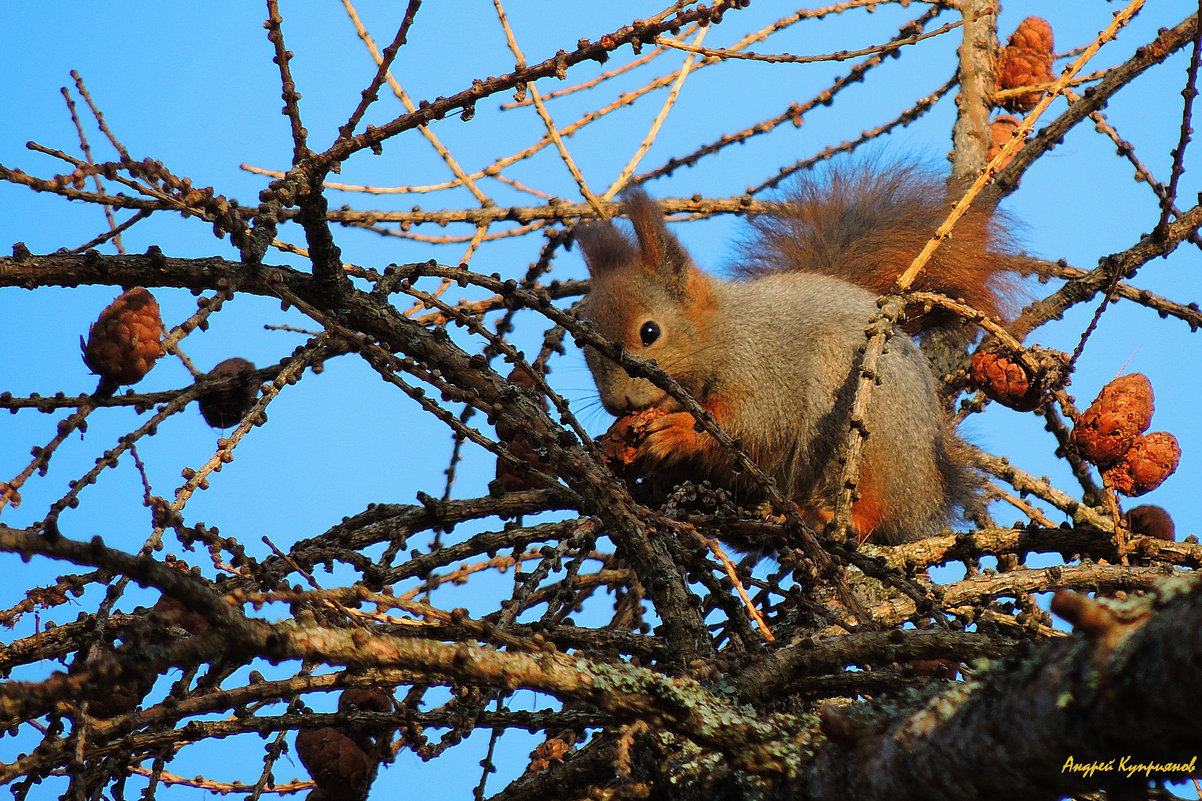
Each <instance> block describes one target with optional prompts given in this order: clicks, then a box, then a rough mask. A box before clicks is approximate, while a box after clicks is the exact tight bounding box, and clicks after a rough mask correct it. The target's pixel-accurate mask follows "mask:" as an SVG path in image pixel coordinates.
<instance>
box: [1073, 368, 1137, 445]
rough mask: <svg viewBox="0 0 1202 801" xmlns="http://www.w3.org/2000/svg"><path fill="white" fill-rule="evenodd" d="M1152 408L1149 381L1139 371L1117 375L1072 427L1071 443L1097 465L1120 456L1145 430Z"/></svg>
mask: <svg viewBox="0 0 1202 801" xmlns="http://www.w3.org/2000/svg"><path fill="white" fill-rule="evenodd" d="M1154 408H1155V405H1154V403H1153V397H1152V383H1151V382H1150V381H1148V377H1147V376H1146V375H1143V374H1142V373H1131V374H1130V375H1124V376H1119V377H1118V378H1116V379H1114V380H1113V381H1111V382H1110V383H1109V384H1107V385H1106V386H1104V387H1102V391H1101V392H1100V393H1098V397H1097V398H1096V399H1095V400H1094V402H1093V403H1092V404H1090V407H1089V408H1088V409H1086V410H1085V411H1084V412H1083V413H1082V414H1081V416H1080V417H1079V418H1077V425H1076V427H1075V428H1074V429H1073V433H1072V437H1071V439H1072V443H1073V445H1074V446H1076V448H1077V452H1078V453H1080V454H1081V456H1082V458H1084V459H1087V460H1089V461H1091V462H1093V463H1094V464H1096V465H1102V466H1105V465H1108V464H1112V463H1114V462H1116V461H1118V460H1119V459H1121V458H1122V457H1123V455H1124V454H1125V453H1126V452H1127V449H1128V448H1130V447H1131V445H1132V443H1134V442H1135V439H1136V437H1138V436H1139V435H1140V434H1141V433H1143V432H1144V431H1147V430H1148V426H1149V425H1150V424H1151V423H1152V411H1153V409H1154Z"/></svg>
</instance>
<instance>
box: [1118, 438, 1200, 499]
mask: <svg viewBox="0 0 1202 801" xmlns="http://www.w3.org/2000/svg"><path fill="white" fill-rule="evenodd" d="M1180 461H1181V446H1180V445H1178V444H1177V438H1176V437H1174V436H1173V435H1172V434H1170V433H1168V432H1167V431H1153V432H1152V433H1151V434H1148V435H1147V436H1146V437H1136V438H1135V441H1134V442H1133V443H1131V447H1130V448H1129V449H1128V450H1127V452H1126V453H1125V454H1123V458H1122V459H1120V460H1119V461H1117V462H1115V463H1114V465H1113V466H1111V467H1108V468H1107V469H1106V470H1105V471H1104V472H1103V473H1102V478H1104V479H1105V480H1106V483H1107V484H1109V485H1110V486H1111V487H1114V488H1115V489H1116V490H1118V491H1119V492H1121V493H1123V494H1124V495H1129V496H1131V497H1135V496H1137V495H1143V494H1144V493H1145V492H1151V491H1152V490H1154V489H1156V488H1157V487H1159V486H1160V485H1161V484H1163V483H1164V480H1165V479H1166V478H1168V477H1169V476H1171V475H1173V473H1174V472H1175V471H1176V470H1177V464H1178V463H1179V462H1180Z"/></svg>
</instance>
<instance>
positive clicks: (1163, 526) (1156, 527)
mask: <svg viewBox="0 0 1202 801" xmlns="http://www.w3.org/2000/svg"><path fill="white" fill-rule="evenodd" d="M1123 520H1124V521H1126V523H1127V528H1129V529H1131V533H1132V534H1142V535H1144V536H1145V537H1155V538H1156V539H1158V540H1167V541H1168V542H1172V541H1173V540H1175V539H1177V526H1175V525H1174V524H1173V518H1172V517H1171V516H1170V515H1169V513H1168V512H1167V511H1165V510H1164V509H1163V508H1161V507H1159V506H1153V505H1152V504H1150V503H1145V504H1143V505H1141V506H1136V507H1135V508H1134V509H1128V510H1127V513H1126V514H1125V515H1123Z"/></svg>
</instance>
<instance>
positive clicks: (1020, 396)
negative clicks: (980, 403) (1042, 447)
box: [971, 349, 1043, 412]
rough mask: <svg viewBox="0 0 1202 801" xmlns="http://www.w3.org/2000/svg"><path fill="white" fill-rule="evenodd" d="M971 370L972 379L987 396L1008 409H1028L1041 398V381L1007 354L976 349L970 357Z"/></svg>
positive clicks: (1037, 403)
mask: <svg viewBox="0 0 1202 801" xmlns="http://www.w3.org/2000/svg"><path fill="white" fill-rule="evenodd" d="M971 374H972V382H973V383H974V384H976V385H977V388H978V389H980V390H981V391H982V392H984V393H985V395H986V396H987V397H989V398H992V399H993V400H995V401H997V402H998V403H1000V404H1002V405H1003V406H1009V407H1010V408H1011V409H1016V410H1018V411H1020V412H1029V411H1031V410H1032V409H1035V408H1037V407H1038V406H1039V403H1040V401H1041V400H1042V399H1043V385H1042V383H1041V382H1040V381H1039V380H1038V378H1037V377H1035V376H1031V375H1029V374H1028V373H1027V370H1026V369H1025V368H1024V367H1023V366H1022V365H1021V364H1020V363H1019V362H1017V361H1016V360H1014V359H1013V358H1011V357H1010V356H1009V355H1008V354H1005V353H999V352H997V351H995V350H991V349H982V350H978V351H977V352H976V353H974V354H973V357H972V368H971Z"/></svg>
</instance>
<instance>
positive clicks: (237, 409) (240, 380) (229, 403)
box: [198, 356, 259, 428]
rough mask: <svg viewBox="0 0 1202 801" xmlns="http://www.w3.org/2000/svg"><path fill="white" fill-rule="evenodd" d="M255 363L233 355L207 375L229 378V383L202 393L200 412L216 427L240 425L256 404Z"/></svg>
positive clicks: (209, 376) (257, 390)
mask: <svg viewBox="0 0 1202 801" xmlns="http://www.w3.org/2000/svg"><path fill="white" fill-rule="evenodd" d="M254 371H255V366H254V364H253V363H251V362H249V361H247V360H246V359H240V358H238V357H236V356H235V357H234V358H232V359H226V360H225V361H223V362H221V363H220V364H218V365H217V366H216V367H214V368H213V369H212V370H210V371H209V372H208V376H207V377H208V378H228V379H231V381H230V382H229V383H227V384H226V385H225V386H223V387H220V388H218V389H212V390H209V391H208V392H205V393H204V394H203V395H201V396H200V398H199V399H198V400H199V403H200V413H201V414H202V415H204V419H205V422H206V423H208V424H209V425H211V426H213V428H229V427H230V426H234V425H237V424H238V423H239V422H240V421H241V420H242V418H243V417H244V416H245V415H246V413H247V412H249V411H250V409H251V407H252V406H254V405H255V400H256V398H257V397H258V394H259V385H258V384H256V383H255V382H254V379H253V378H252V375H251V374H252V373H254Z"/></svg>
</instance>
